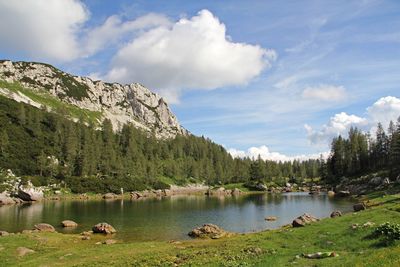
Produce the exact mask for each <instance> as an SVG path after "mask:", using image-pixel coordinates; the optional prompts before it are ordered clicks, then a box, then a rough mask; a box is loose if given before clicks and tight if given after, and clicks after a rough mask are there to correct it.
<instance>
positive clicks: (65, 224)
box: [61, 220, 78, 227]
mask: <svg viewBox="0 0 400 267" xmlns="http://www.w3.org/2000/svg"><path fill="white" fill-rule="evenodd" d="M61 225H62V227H77V226H78V224H77V223H76V222H74V221H71V220H65V221H62V222H61Z"/></svg>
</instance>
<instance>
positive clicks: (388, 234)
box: [373, 222, 400, 244]
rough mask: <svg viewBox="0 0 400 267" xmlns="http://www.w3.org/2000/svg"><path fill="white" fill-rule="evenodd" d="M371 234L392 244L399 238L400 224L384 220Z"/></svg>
mask: <svg viewBox="0 0 400 267" xmlns="http://www.w3.org/2000/svg"><path fill="white" fill-rule="evenodd" d="M373 235H374V236H375V237H377V238H382V239H383V241H384V242H385V243H386V244H392V243H394V242H395V241H396V240H400V224H398V223H390V222H385V223H383V224H381V225H379V226H378V227H377V228H376V229H375V231H374V233H373Z"/></svg>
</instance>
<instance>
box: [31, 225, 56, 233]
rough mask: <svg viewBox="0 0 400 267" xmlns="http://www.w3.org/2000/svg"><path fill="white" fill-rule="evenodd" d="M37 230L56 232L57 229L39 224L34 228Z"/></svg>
mask: <svg viewBox="0 0 400 267" xmlns="http://www.w3.org/2000/svg"><path fill="white" fill-rule="evenodd" d="M34 228H35V230H39V231H40V232H55V231H56V229H54V227H53V226H52V225H50V224H48V223H38V224H35V226H34Z"/></svg>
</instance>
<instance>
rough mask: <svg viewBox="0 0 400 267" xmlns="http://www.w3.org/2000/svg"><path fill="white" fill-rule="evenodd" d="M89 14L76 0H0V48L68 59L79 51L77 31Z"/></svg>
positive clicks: (32, 55)
mask: <svg viewBox="0 0 400 267" xmlns="http://www.w3.org/2000/svg"><path fill="white" fill-rule="evenodd" d="M88 18H89V12H88V11H87V9H86V7H85V6H84V5H83V4H82V3H81V2H80V1H77V0H58V1H48V0H24V1H9V0H0V38H1V42H0V49H2V50H5V51H10V52H16V51H17V53H18V52H19V53H25V54H26V55H28V56H31V57H33V58H40V59H46V60H47V59H53V60H59V61H69V60H73V59H75V58H77V57H78V56H79V55H80V49H79V47H80V45H79V42H78V38H77V36H78V34H79V31H80V27H81V25H82V24H83V23H84V22H85V21H86V20H87V19H88Z"/></svg>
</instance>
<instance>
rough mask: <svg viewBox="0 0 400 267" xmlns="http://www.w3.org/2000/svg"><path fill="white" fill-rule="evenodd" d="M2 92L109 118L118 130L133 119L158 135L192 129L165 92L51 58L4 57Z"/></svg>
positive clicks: (49, 106)
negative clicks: (74, 69) (63, 66)
mask: <svg viewBox="0 0 400 267" xmlns="http://www.w3.org/2000/svg"><path fill="white" fill-rule="evenodd" d="M0 94H2V95H4V96H6V97H8V98H12V99H14V100H16V101H18V102H24V103H28V104H31V105H33V106H36V107H40V106H45V107H46V108H47V109H50V110H55V109H58V108H62V109H63V110H67V111H68V113H69V115H70V117H72V118H73V119H75V120H76V119H82V117H83V119H84V120H85V119H86V120H89V121H90V120H92V122H100V121H102V120H103V119H106V118H107V119H110V120H111V123H112V125H113V128H114V129H115V130H117V129H120V128H121V127H122V126H123V125H124V124H127V123H132V124H133V125H134V126H135V127H137V128H140V129H143V130H145V131H148V132H151V133H153V134H154V135H155V136H156V137H157V138H172V137H175V136H176V135H178V134H182V135H186V134H187V131H186V130H185V129H184V128H183V127H182V126H181V125H180V124H179V122H178V120H177V118H176V117H175V115H174V114H173V113H172V112H171V111H170V109H169V107H168V105H167V104H166V103H165V101H164V100H163V98H161V97H160V96H159V95H157V94H155V93H153V92H151V91H150V90H149V89H147V88H146V87H144V86H142V85H140V84H138V83H132V84H130V85H121V84H119V83H106V82H103V81H93V80H92V79H90V78H88V77H80V76H73V75H70V74H68V73H65V72H63V71H61V70H58V69H56V68H55V67H53V66H51V65H48V64H43V63H35V62H12V61H9V60H1V61H0ZM76 107H77V108H79V109H80V110H78V109H77V108H76Z"/></svg>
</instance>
